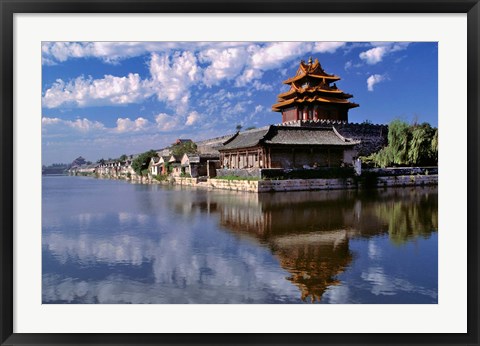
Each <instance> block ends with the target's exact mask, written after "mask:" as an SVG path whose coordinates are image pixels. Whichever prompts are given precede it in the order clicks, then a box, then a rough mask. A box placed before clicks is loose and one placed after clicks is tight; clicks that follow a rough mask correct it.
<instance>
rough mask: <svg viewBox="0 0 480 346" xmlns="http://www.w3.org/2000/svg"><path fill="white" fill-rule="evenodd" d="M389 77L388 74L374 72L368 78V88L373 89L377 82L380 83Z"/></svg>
mask: <svg viewBox="0 0 480 346" xmlns="http://www.w3.org/2000/svg"><path fill="white" fill-rule="evenodd" d="M386 79H387V77H386V75H381V74H373V75H371V76H370V77H368V78H367V88H368V91H373V86H374V85H375V84H378V83H380V82H383V81H384V80H386Z"/></svg>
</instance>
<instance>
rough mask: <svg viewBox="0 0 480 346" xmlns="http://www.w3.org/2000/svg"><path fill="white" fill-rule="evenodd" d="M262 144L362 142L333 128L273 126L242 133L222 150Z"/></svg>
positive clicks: (342, 144) (347, 144)
mask: <svg viewBox="0 0 480 346" xmlns="http://www.w3.org/2000/svg"><path fill="white" fill-rule="evenodd" d="M261 143H264V144H270V145H333V146H353V145H356V144H359V143H360V141H355V140H352V139H349V138H344V137H342V136H341V135H340V134H339V133H338V132H337V130H335V128H334V127H332V126H329V127H297V126H276V125H271V126H267V127H263V128H260V129H255V130H249V131H244V132H240V133H238V135H237V136H236V137H234V138H233V139H232V140H231V141H230V142H228V143H226V144H225V145H224V146H223V147H222V148H221V149H220V150H221V151H223V150H229V149H241V148H250V147H254V146H257V145H259V144H261Z"/></svg>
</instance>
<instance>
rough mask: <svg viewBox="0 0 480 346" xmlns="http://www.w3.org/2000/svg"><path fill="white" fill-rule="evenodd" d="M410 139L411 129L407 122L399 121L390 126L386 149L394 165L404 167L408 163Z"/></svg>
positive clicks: (394, 121)
mask: <svg viewBox="0 0 480 346" xmlns="http://www.w3.org/2000/svg"><path fill="white" fill-rule="evenodd" d="M410 138H411V134H410V129H409V126H408V124H407V123H406V122H404V121H401V120H398V119H397V120H393V121H392V122H391V123H390V125H388V146H387V148H386V149H387V152H388V157H389V158H390V160H391V162H392V163H393V164H396V165H403V164H407V163H408V152H409V142H410Z"/></svg>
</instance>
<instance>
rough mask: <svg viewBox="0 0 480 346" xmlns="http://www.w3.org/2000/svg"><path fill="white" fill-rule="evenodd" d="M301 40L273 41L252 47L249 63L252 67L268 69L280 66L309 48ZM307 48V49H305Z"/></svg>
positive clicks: (309, 48)
mask: <svg viewBox="0 0 480 346" xmlns="http://www.w3.org/2000/svg"><path fill="white" fill-rule="evenodd" d="M307 45H309V44H308V43H307V44H306V43H303V42H274V43H269V44H267V45H266V46H265V47H259V46H254V47H252V49H251V50H252V51H253V54H252V57H251V65H252V67H253V68H257V69H263V70H269V69H272V68H276V67H280V66H281V65H282V64H283V63H284V62H285V61H287V60H290V59H293V58H295V57H298V56H301V55H303V54H304V53H305V52H306V51H308V50H311V45H310V47H306V46H307ZM306 48H307V49H306Z"/></svg>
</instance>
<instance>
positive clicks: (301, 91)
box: [272, 58, 359, 123]
mask: <svg viewBox="0 0 480 346" xmlns="http://www.w3.org/2000/svg"><path fill="white" fill-rule="evenodd" d="M339 80H340V77H338V76H335V75H331V74H328V73H326V72H325V71H324V70H323V68H322V66H321V65H320V63H319V62H318V59H315V62H312V58H310V59H309V60H308V64H306V63H305V61H303V60H302V61H301V62H300V66H299V68H298V70H297V73H296V75H295V77H292V78H289V79H287V80H286V81H284V82H283V83H284V84H288V85H290V90H289V91H287V92H284V93H281V94H279V95H278V101H277V103H275V104H274V105H273V106H272V110H273V111H275V112H281V113H282V123H286V122H290V121H296V120H330V121H342V122H348V110H349V109H350V108H355V107H358V106H359V105H358V104H356V103H353V102H350V101H349V100H348V99H349V98H351V97H353V95H350V94H346V93H344V92H343V91H342V90H340V89H338V88H337V85H336V84H335V82H337V81H339ZM332 83H333V84H332Z"/></svg>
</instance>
